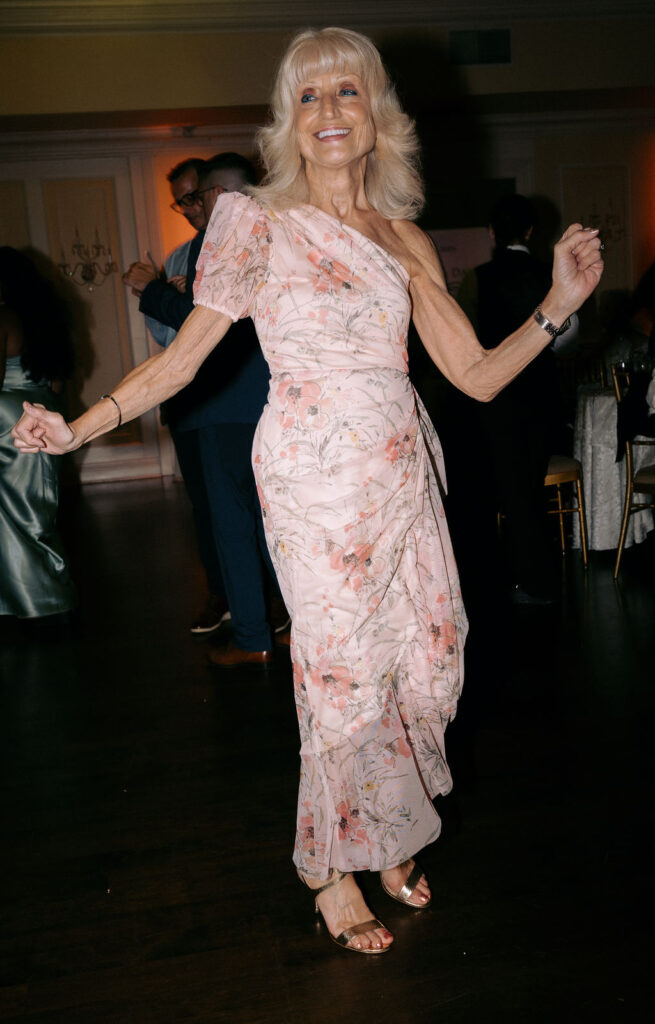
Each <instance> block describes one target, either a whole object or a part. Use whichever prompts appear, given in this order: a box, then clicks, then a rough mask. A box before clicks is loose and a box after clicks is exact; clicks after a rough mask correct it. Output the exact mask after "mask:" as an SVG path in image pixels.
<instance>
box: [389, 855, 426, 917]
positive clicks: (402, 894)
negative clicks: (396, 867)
mask: <svg viewBox="0 0 655 1024" xmlns="http://www.w3.org/2000/svg"><path fill="white" fill-rule="evenodd" d="M424 874H425V872H424V871H423V869H422V868H420V867H419V866H418V864H417V863H416V861H414V867H413V868H412V870H411V871H410V873H409V874H408V876H407V878H406V880H405V884H404V885H403V887H402V888H401V889H399V890H398V892H392V891H391V889H390V888H389V887H388V886H387V885H385V884H384V881H383V879H382V878H380V885H381V886H382V888H383V889H384V891H385V892H386V894H387V896H391V899H392V900H397V902H398V903H403V904H404V905H405V906H406V907H411V908H412V910H425V909H426V908H427V907H429V906H430V904H431V903H432V897H430V899H429V900H428V901H427V902H426V903H411V902H410V900H411V897H412V896H413V895H414V890H415V889H416V886H417V885H418V883H419V882H420V881H421V878H422V877H423V875H424Z"/></svg>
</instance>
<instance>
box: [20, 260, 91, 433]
mask: <svg viewBox="0 0 655 1024" xmlns="http://www.w3.org/2000/svg"><path fill="white" fill-rule="evenodd" d="M23 252H24V254H25V255H26V256H28V257H29V258H30V259H31V260H32V262H33V263H34V266H35V267H36V268H37V270H38V271H39V273H40V274H42V275H43V276H44V277H45V278H47V280H48V281H50V283H51V284H52V286H53V287H54V289H55V290H56V292H57V294H58V296H59V298H60V299H61V301H62V303H63V305H64V307H65V309H66V313H67V316H68V324H69V328H70V334H71V340H72V344H73V352H74V354H75V366H74V369H73V376H72V378H71V379H70V380H69V381H68V383H67V387H66V406H67V412H68V415H69V416H70V417H71V418H74V417H76V416H79V415H80V414H81V413H82V412H84V409H85V406H84V405H83V403H82V398H81V395H82V389H83V387H84V382H85V381H86V380H88V378H89V377H90V376H91V374H92V373H93V370H94V368H95V364H96V354H95V352H94V349H93V343H92V340H91V337H92V331H93V327H94V323H93V312H92V310H91V307H90V306H89V304H88V303H87V302H85V301H84V299H83V297H82V295H81V294H80V291H79V288H77V287H76V286H75V285H74V284H73V283H72V282H71V281H69V280H67V279H66V278H65V277H64V276H63V275H62V273H61V271H60V269H59V267H58V266H57V264H56V263H53V261H52V260H51V259H50V257H49V256H46V255H45V254H44V253H42V252H40V251H39V250H38V249H32V248H26V249H23Z"/></svg>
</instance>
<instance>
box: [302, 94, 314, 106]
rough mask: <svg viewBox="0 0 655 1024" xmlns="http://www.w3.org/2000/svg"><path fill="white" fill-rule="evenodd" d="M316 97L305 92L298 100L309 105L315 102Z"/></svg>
mask: <svg viewBox="0 0 655 1024" xmlns="http://www.w3.org/2000/svg"><path fill="white" fill-rule="evenodd" d="M315 99H316V97H315V96H314V95H313V94H312V93H311V92H306V93H305V94H304V95H303V96H302V97H301V99H300V102H301V103H309V102H310V101H311V100H315Z"/></svg>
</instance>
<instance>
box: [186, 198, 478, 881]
mask: <svg viewBox="0 0 655 1024" xmlns="http://www.w3.org/2000/svg"><path fill="white" fill-rule="evenodd" d="M408 287H409V279H408V275H407V272H406V271H405V269H404V267H403V266H402V265H401V264H400V263H398V262H397V261H396V260H395V258H394V257H393V256H391V255H390V254H389V253H387V252H385V251H384V250H383V249H381V248H380V247H379V246H378V245H376V244H375V243H374V242H373V241H371V240H370V239H369V238H367V237H366V236H365V235H362V234H360V233H359V232H358V231H356V230H355V229H353V228H350V227H348V226H346V225H344V224H342V223H341V222H340V221H338V220H336V219H335V218H333V217H331V216H329V215H328V214H326V213H324V212H323V211H321V210H319V209H317V208H316V207H313V206H309V205H300V206H297V207H294V208H292V209H288V210H283V211H277V212H273V211H272V210H271V209H269V208H268V207H264V206H262V205H261V204H260V203H259V202H257V201H256V200H255V199H254V198H252V197H247V196H242V195H239V194H236V193H231V194H225V195H222V196H220V197H219V200H218V202H217V204H216V207H215V209H214V214H213V216H212V219H211V222H210V224H209V227H208V229H207V234H206V237H205V242H204V247H203V250H202V253H201V255H200V259H199V261H198V268H197V276H196V286H195V302H196V304H198V305H201V306H206V307H209V308H211V309H214V310H216V311H220V312H223V313H226V314H227V315H228V316H230V317H231V318H232V319H233V320H237V319H239V318H241V317H245V316H250V317H252V319H253V321H254V323H255V327H256V329H257V334H258V336H259V340H260V343H261V346H262V350H263V353H264V356H265V357H266V359H267V361H268V363H269V367H270V371H271V382H270V392H269V396H268V404H267V405H266V406H265V408H264V412H263V414H262V417H261V420H260V422H259V426H258V428H257V433H256V436H255V444H254V449H253V468H254V471H255V476H256V480H257V486H258V490H259V496H260V500H261V504H262V511H263V517H264V524H265V527H266V534H267V540H268V544H269V547H270V552H271V557H272V559H273V563H274V565H275V569H276V572H277V575H278V579H279V583H280V587H281V590H282V593H283V596H284V599H285V602H286V604H287V608H288V609H289V612H290V614H291V617H292V623H293V625H292V637H291V657H292V663H293V677H294V688H295V699H296V706H297V712H298V721H299V725H300V738H301V749H300V757H301V778H300V792H299V799H298V818H297V834H296V845H295V851H294V862H295V864H296V865H297V867H298V868H299V870H300V871H301V872H303V873H304V874H306V875H308V876H313V877H316V878H325V877H327V875H328V874H329V872H330V870H331V869H332V868H338V869H340V870H342V871H358V870H365V869H370V870H380V869H384V868H390V867H393V866H395V865H397V864H399V863H402V862H403V861H405V860H407V859H408V858H409V857H411V856H412V855H413V854H415V853H416V852H417V851H418V850H420V849H422V847H424V846H425V845H426V844H427V843H429V842H431V841H432V840H434V839H435V838H436V837H437V836H438V834H439V831H440V827H441V823H440V820H439V817H438V815H437V813H436V811H435V809H434V807H433V804H432V799H433V798H434V797H435V796H436V795H437V794H440V793H446V792H448V791H449V790H450V788H451V777H450V772H449V769H448V765H447V763H446V758H445V751H444V730H445V726H446V724H447V723H448V721H449V720H450V719H452V718H453V716H454V714H455V709H456V703H457V699H458V697H459V694H460V690H461V684H462V676H463V657H462V655H463V644H464V638H465V634H466V618H465V614H464V609H463V606H462V600H461V592H460V587H459V581H458V577H457V569H456V566H455V561H454V558H453V553H452V548H451V544H450V538H449V535H448V530H447V527H446V522H445V518H444V510H443V503H442V486H443V477H444V474H443V461H442V455H441V449H440V446H439V442H438V439H437V437H436V435H435V432H434V428H433V427H432V424H431V423H430V421H429V419H428V417H427V415H426V413H425V410H424V409H423V406H422V405H421V402H420V399H419V398H418V396H417V395H416V393H415V391H414V389H413V387H412V385H411V383H410V381H409V377H408V375H407V348H406V342H407V329H408V325H409V318H410V300H409V291H408Z"/></svg>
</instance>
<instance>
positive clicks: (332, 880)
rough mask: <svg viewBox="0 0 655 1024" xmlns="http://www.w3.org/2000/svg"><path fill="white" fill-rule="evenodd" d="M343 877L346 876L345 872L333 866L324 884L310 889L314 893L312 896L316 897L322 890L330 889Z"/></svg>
mask: <svg viewBox="0 0 655 1024" xmlns="http://www.w3.org/2000/svg"><path fill="white" fill-rule="evenodd" d="M344 878H346V872H345V871H339V869H338V868H334V870H333V871H332V874H331V875H330V877H329V878H328V880H327V882H326V883H325V885H322V886H321V887H320V888H319V889H312V893H313V894H314V898H315V899H318V897H319V896H320V895H321V893H322V892H325V890H326V889H331V888H332V886H333V885H338V884H339V882H342V881H343V879H344Z"/></svg>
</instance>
